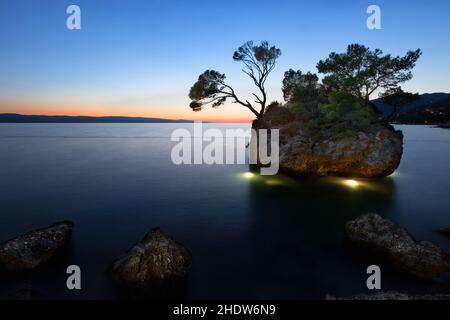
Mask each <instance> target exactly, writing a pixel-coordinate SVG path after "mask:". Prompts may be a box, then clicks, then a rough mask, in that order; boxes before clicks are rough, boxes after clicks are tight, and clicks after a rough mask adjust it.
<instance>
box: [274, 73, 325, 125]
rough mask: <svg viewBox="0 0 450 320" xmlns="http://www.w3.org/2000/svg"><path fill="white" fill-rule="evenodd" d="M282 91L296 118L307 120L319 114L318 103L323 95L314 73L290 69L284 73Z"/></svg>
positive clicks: (322, 99) (321, 100)
mask: <svg viewBox="0 0 450 320" xmlns="http://www.w3.org/2000/svg"><path fill="white" fill-rule="evenodd" d="M282 91H283V96H284V99H285V100H286V101H287V102H288V107H289V109H290V110H291V111H292V112H294V113H296V114H297V117H298V118H300V119H302V120H308V119H313V118H315V117H316V116H317V115H318V114H319V112H320V111H319V103H321V102H324V95H323V90H322V88H321V86H320V84H319V77H318V76H317V75H316V74H313V73H311V72H308V73H305V74H304V73H302V71H301V70H297V71H294V70H292V69H290V70H289V71H287V72H285V74H284V79H283V88H282Z"/></svg>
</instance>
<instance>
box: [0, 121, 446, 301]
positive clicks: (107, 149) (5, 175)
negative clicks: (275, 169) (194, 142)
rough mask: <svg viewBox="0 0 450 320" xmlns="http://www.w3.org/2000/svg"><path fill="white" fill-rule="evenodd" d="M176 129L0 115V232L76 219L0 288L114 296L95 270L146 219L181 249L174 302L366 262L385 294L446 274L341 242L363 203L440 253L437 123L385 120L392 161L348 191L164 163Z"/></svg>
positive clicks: (284, 288) (359, 279) (327, 183)
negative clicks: (74, 275)
mask: <svg viewBox="0 0 450 320" xmlns="http://www.w3.org/2000/svg"><path fill="white" fill-rule="evenodd" d="M180 127H185V128H190V127H191V125H190V124H2V125H0V204H1V207H0V208H1V209H0V241H5V240H8V239H10V238H13V237H15V236H17V235H20V234H22V233H24V232H27V231H29V230H32V229H35V228H40V227H45V226H47V225H50V224H52V223H54V222H56V221H60V220H64V219H70V220H73V221H74V222H75V224H76V226H75V229H74V234H73V241H72V243H71V246H70V249H69V251H68V253H67V255H65V256H64V257H62V258H61V259H59V260H57V261H54V262H53V263H52V264H50V265H49V266H48V267H46V268H44V269H42V270H40V271H38V272H36V273H32V274H25V275H20V276H16V277H14V278H5V279H2V280H1V282H0V296H2V297H5V296H7V295H9V294H11V292H14V291H17V290H21V289H26V288H32V289H33V290H34V291H35V292H36V293H37V294H38V296H39V297H41V298H63V299H79V298H83V299H84V298H86V299H109V298H125V297H126V294H125V292H124V291H123V290H122V289H121V288H120V287H119V286H118V285H117V283H116V282H115V281H113V280H112V279H111V278H110V277H109V275H108V274H107V273H106V272H105V270H106V269H107V267H108V266H109V265H110V263H111V262H112V261H113V260H114V259H115V258H117V257H118V256H120V255H121V254H123V253H124V252H125V251H126V250H127V249H128V248H129V247H130V246H131V245H132V244H134V243H135V242H137V241H139V240H140V239H141V238H142V237H143V236H144V235H145V234H146V233H147V232H148V231H149V230H151V229H152V228H153V227H156V226H159V227H161V228H163V229H164V230H165V231H166V232H167V233H169V234H171V235H173V236H174V237H175V238H176V239H177V240H178V241H179V242H181V243H183V244H184V245H185V246H186V247H187V248H189V250H190V251H191V252H192V255H193V263H192V267H191V272H190V275H189V281H188V285H187V290H186V298H192V299H197V298H200V299H205V298H206V299H207V298H230V299H233V298H256V299H257V298H272V299H277V298H285V299H297V298H300V299H302V298H305V299H322V298H324V297H325V295H326V294H332V295H351V294H357V293H364V292H366V291H367V289H366V287H365V282H366V278H367V275H366V273H365V271H366V268H367V266H368V265H370V264H379V265H380V266H381V268H382V272H383V274H382V287H383V289H385V290H391V289H392V290H398V291H403V292H417V293H424V292H440V291H443V290H444V291H445V290H447V291H448V290H449V289H448V284H449V283H450V281H449V280H448V279H446V278H444V279H441V281H437V282H421V281H417V280H415V279H412V278H409V277H406V276H404V275H402V274H400V273H397V272H396V271H395V270H393V269H392V268H391V267H390V265H389V264H388V263H386V262H385V261H384V260H383V259H382V258H380V257H377V256H373V255H370V254H364V253H362V252H361V251H359V250H355V249H352V248H348V247H347V246H346V245H345V244H344V243H343V241H342V240H343V227H344V224H345V222H346V221H348V220H350V219H352V218H355V217H356V216H358V215H360V214H362V213H365V212H369V211H372V212H378V213H380V214H382V215H384V216H386V217H388V218H390V219H392V220H394V221H397V222H398V223H400V224H401V225H402V226H404V227H406V228H407V229H409V230H410V232H411V233H412V234H413V235H414V236H415V237H416V238H418V239H424V240H433V241H436V242H437V243H439V244H440V245H441V246H442V247H443V248H444V249H445V250H447V251H449V252H450V238H446V237H445V236H443V235H441V234H440V233H439V232H438V231H439V229H441V228H445V227H450V194H449V192H450V191H449V190H450V165H449V162H448V160H449V159H450V130H444V129H436V128H429V127H426V126H398V128H399V129H401V130H403V132H404V135H405V146H404V156H403V159H402V163H401V166H400V168H399V169H398V170H397V172H396V173H395V174H394V175H393V176H391V177H387V178H384V179H380V180H377V181H371V182H367V181H365V182H363V183H362V185H361V186H360V187H359V188H356V189H352V188H350V187H348V186H346V185H344V184H342V180H339V179H291V178H288V177H284V176H277V177H264V178H263V177H253V178H248V177H245V176H244V175H243V174H244V173H245V172H247V171H248V168H247V166H246V165H215V166H207V165H201V166H187V165H184V166H183V165H182V166H175V165H173V164H172V162H171V159H170V153H171V149H172V147H173V145H174V144H175V143H174V142H171V141H170V134H171V132H172V131H173V130H174V129H176V128H180ZM208 127H219V128H221V129H224V128H230V127H233V128H236V127H242V125H218V124H207V125H205V128H208ZM243 127H246V126H245V125H244V126H243ZM69 264H77V265H79V266H80V267H81V269H82V286H83V290H82V291H78V292H71V291H68V290H67V289H66V286H65V282H66V274H65V266H67V265H69Z"/></svg>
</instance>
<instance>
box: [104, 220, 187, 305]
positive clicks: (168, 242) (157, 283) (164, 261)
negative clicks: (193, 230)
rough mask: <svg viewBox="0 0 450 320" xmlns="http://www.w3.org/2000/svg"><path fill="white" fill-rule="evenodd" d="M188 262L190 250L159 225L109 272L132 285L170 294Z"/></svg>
mask: <svg viewBox="0 0 450 320" xmlns="http://www.w3.org/2000/svg"><path fill="white" fill-rule="evenodd" d="M190 264H191V254H190V253H189V251H188V250H187V249H185V248H184V247H183V246H182V245H181V244H179V243H178V242H176V241H175V240H173V239H172V238H171V237H169V236H167V235H166V234H165V233H164V232H163V231H161V230H160V229H154V230H153V231H151V232H150V233H149V234H147V235H146V236H145V237H144V239H142V241H141V242H139V243H138V244H136V245H135V246H133V247H132V248H131V249H130V250H129V251H128V252H127V253H126V254H125V255H124V256H123V257H122V258H120V259H118V260H117V261H115V262H114V263H113V266H112V273H113V274H114V275H115V276H116V277H117V278H118V279H119V280H120V281H121V282H123V283H124V284H126V285H128V286H129V287H131V288H133V289H142V290H144V291H147V290H151V291H153V294H152V295H159V294H162V295H163V296H166V295H171V292H170V291H173V290H175V291H178V290H179V289H180V288H179V287H180V286H181V285H182V282H183V280H184V277H185V276H186V275H187V272H188V267H189V265H190Z"/></svg>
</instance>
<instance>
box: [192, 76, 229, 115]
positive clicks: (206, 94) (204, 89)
mask: <svg viewBox="0 0 450 320" xmlns="http://www.w3.org/2000/svg"><path fill="white" fill-rule="evenodd" d="M224 89H225V75H224V74H222V73H220V72H217V71H215V70H206V71H205V72H203V73H202V74H201V75H200V76H199V77H198V80H197V82H196V83H195V84H194V85H193V86H192V87H191V90H190V91H189V98H191V99H192V100H193V101H192V102H191V104H190V107H191V109H192V110H194V111H200V110H201V109H202V106H203V104H205V103H212V104H213V107H218V106H220V105H221V104H223V103H225V101H226V99H227V97H226V96H223V95H221V94H222V93H223V91H224ZM205 99H210V101H208V102H206V101H205Z"/></svg>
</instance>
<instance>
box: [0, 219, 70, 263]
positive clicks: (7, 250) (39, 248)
mask: <svg viewBox="0 0 450 320" xmlns="http://www.w3.org/2000/svg"><path fill="white" fill-rule="evenodd" d="M73 226H74V224H73V223H72V222H70V221H64V222H59V223H55V224H54V225H51V226H50V227H48V228H45V229H39V230H35V231H31V232H29V233H26V234H24V235H22V236H20V237H18V238H15V239H12V240H9V241H6V242H5V243H3V244H0V266H1V267H3V268H5V269H6V270H7V271H22V270H33V269H36V268H38V267H40V266H42V265H44V264H45V263H46V262H47V261H48V260H49V259H51V258H52V257H54V256H55V255H57V254H58V253H60V252H61V251H62V250H63V249H64V248H65V247H66V246H67V244H68V243H69V241H70V238H71V235H72V229H73Z"/></svg>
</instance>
